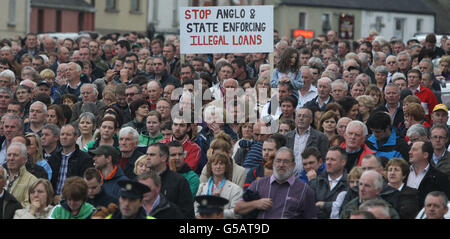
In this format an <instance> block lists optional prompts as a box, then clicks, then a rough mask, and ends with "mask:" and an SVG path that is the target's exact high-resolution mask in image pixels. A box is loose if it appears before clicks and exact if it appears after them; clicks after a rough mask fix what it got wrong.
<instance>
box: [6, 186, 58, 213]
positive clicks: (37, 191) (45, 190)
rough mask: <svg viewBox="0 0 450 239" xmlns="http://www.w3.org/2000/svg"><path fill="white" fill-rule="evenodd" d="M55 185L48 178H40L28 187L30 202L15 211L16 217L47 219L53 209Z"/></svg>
mask: <svg viewBox="0 0 450 239" xmlns="http://www.w3.org/2000/svg"><path fill="white" fill-rule="evenodd" d="M53 195H54V191H53V187H52V184H51V183H50V181H48V180H47V179H42V178H40V179H38V180H36V181H35V182H34V183H32V184H31V185H30V187H29V188H28V198H29V204H28V205H27V206H26V207H25V208H24V209H19V210H17V211H16V212H15V215H14V219H47V218H48V216H49V215H50V212H51V211H52V209H53V206H52V205H51V204H52V202H53Z"/></svg>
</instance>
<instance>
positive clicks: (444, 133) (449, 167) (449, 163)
mask: <svg viewBox="0 0 450 239" xmlns="http://www.w3.org/2000/svg"><path fill="white" fill-rule="evenodd" d="M430 133H431V137H430V139H431V144H432V145H433V160H431V162H430V163H431V165H432V166H433V167H435V168H436V169H439V170H440V171H442V172H443V173H445V174H446V175H447V177H449V178H450V158H449V153H448V151H447V141H448V128H447V126H446V125H442V124H436V125H434V126H433V127H432V128H431V130H430Z"/></svg>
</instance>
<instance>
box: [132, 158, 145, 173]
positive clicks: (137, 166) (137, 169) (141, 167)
mask: <svg viewBox="0 0 450 239" xmlns="http://www.w3.org/2000/svg"><path fill="white" fill-rule="evenodd" d="M146 161H147V155H146V154H144V155H142V156H141V157H139V158H138V159H137V160H136V162H134V170H133V173H134V174H136V175H140V174H142V173H144V172H146V171H148V168H147V166H146V165H145V162H146Z"/></svg>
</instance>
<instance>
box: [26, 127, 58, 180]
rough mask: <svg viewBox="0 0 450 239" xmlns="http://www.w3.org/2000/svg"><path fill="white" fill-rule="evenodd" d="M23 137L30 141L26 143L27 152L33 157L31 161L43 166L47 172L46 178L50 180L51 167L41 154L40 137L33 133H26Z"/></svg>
mask: <svg viewBox="0 0 450 239" xmlns="http://www.w3.org/2000/svg"><path fill="white" fill-rule="evenodd" d="M25 137H26V138H27V139H28V140H29V142H30V144H29V145H27V153H28V154H29V155H30V156H31V157H32V158H33V163H34V164H36V165H39V166H41V167H43V168H44V169H45V171H46V172H47V175H48V180H52V168H51V167H50V164H48V162H47V160H45V159H44V156H43V154H42V152H43V150H42V143H41V138H40V137H39V135H37V134H35V133H27V134H26V135H25Z"/></svg>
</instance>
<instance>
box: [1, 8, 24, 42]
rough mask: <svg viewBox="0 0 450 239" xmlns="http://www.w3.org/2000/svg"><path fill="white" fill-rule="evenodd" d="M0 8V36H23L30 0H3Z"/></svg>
mask: <svg viewBox="0 0 450 239" xmlns="http://www.w3.org/2000/svg"><path fill="white" fill-rule="evenodd" d="M2 3H3V7H2V8H0V38H12V37H13V36H15V35H20V36H24V35H25V34H26V33H27V29H28V27H29V26H28V20H27V16H28V12H29V4H30V2H29V1H27V0H4V1H3V2H2Z"/></svg>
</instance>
